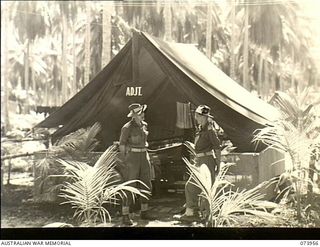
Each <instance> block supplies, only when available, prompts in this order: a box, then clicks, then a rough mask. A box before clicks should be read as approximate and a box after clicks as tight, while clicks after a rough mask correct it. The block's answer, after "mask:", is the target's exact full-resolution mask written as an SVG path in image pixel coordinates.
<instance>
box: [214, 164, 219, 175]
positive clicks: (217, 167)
mask: <svg viewBox="0 0 320 247" xmlns="http://www.w3.org/2000/svg"><path fill="white" fill-rule="evenodd" d="M214 171H215V173H216V174H218V173H219V171H220V166H219V165H216V166H215V168H214Z"/></svg>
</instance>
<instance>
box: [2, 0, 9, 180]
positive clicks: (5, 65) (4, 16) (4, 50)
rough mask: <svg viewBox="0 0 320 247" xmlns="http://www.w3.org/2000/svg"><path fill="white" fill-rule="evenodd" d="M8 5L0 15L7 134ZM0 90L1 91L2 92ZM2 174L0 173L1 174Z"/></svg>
mask: <svg viewBox="0 0 320 247" xmlns="http://www.w3.org/2000/svg"><path fill="white" fill-rule="evenodd" d="M7 4H8V3H3V5H4V6H3V7H4V9H3V12H2V15H1V19H2V20H1V39H3V40H4V42H2V41H1V44H3V45H2V46H1V54H3V55H2V56H1V68H3V73H1V77H2V78H1V87H3V88H2V89H3V93H4V95H3V97H1V105H2V106H3V108H2V107H1V113H2V109H3V110H4V116H2V114H1V117H4V130H5V132H7V131H8V130H10V121H9V108H8V104H9V95H8V83H9V82H8V64H9V62H8V35H5V34H6V33H7V27H8V22H9V21H8V14H9V12H8V7H7ZM2 89H1V91H2ZM1 174H2V173H1Z"/></svg>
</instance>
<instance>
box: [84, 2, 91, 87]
mask: <svg viewBox="0 0 320 247" xmlns="http://www.w3.org/2000/svg"><path fill="white" fill-rule="evenodd" d="M86 15H87V21H86V22H87V23H86V37H85V39H86V41H85V68H84V85H86V84H87V83H88V82H89V81H90V54H91V52H90V22H91V18H90V17H91V10H90V2H86Z"/></svg>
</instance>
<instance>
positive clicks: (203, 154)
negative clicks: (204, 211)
mask: <svg viewBox="0 0 320 247" xmlns="http://www.w3.org/2000/svg"><path fill="white" fill-rule="evenodd" d="M195 152H196V166H201V165H202V164H205V165H207V166H208V168H209V170H210V172H211V178H212V182H214V180H215V176H216V171H218V169H219V167H220V152H221V144H220V140H219V139H218V136H217V133H216V131H215V129H214V127H213V125H212V124H211V123H210V122H207V123H206V124H205V125H204V126H202V127H200V129H199V131H198V132H197V134H196V138H195ZM200 193H201V189H200V188H199V187H197V186H196V185H194V184H192V180H191V177H190V178H189V180H188V181H187V183H186V187H185V194H186V206H187V208H190V209H196V208H197V207H198V195H199V194H200Z"/></svg>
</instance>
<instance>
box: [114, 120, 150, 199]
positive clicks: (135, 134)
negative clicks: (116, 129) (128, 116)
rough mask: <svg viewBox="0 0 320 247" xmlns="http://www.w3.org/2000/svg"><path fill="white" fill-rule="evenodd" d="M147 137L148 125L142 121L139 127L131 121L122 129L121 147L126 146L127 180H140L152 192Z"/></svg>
mask: <svg viewBox="0 0 320 247" xmlns="http://www.w3.org/2000/svg"><path fill="white" fill-rule="evenodd" d="M147 136H148V131H147V123H146V122H144V121H142V122H141V126H139V125H138V124H137V123H136V122H135V121H134V120H131V121H129V122H128V123H126V124H125V125H124V126H123V127H122V129H121V135H120V146H121V145H123V146H125V157H123V159H124V162H125V164H126V165H127V169H128V171H127V174H126V177H125V180H134V179H139V180H141V181H142V182H143V183H145V184H146V185H147V186H148V187H149V188H150V190H151V173H150V171H151V165H150V158H149V154H148V152H147V147H148V142H147ZM144 189H146V188H144ZM143 201H146V199H145V198H142V203H143Z"/></svg>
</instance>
